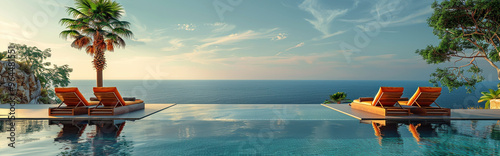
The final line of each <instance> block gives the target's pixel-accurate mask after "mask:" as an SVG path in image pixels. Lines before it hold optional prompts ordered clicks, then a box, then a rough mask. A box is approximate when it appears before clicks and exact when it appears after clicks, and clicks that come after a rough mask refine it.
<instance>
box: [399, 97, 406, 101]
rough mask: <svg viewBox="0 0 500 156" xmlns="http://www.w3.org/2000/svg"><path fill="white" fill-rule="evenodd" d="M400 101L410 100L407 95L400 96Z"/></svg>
mask: <svg viewBox="0 0 500 156" xmlns="http://www.w3.org/2000/svg"><path fill="white" fill-rule="evenodd" d="M398 101H408V98H407V97H402V98H399V100H398Z"/></svg>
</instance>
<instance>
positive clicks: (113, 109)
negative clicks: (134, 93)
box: [88, 87, 144, 115]
mask: <svg viewBox="0 0 500 156" xmlns="http://www.w3.org/2000/svg"><path fill="white" fill-rule="evenodd" d="M94 95H95V96H96V97H97V99H98V100H99V104H98V105H97V106H96V107H95V108H90V109H89V110H88V114H89V115H119V114H124V113H128V112H132V111H136V110H141V109H144V101H142V100H139V99H136V100H135V101H125V100H123V98H122V96H121V95H120V93H119V92H118V90H117V89H116V87H94Z"/></svg>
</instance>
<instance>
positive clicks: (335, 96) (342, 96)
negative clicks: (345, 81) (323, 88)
mask: <svg viewBox="0 0 500 156" xmlns="http://www.w3.org/2000/svg"><path fill="white" fill-rule="evenodd" d="M346 97H347V94H346V93H344V92H337V93H335V94H332V95H330V100H332V101H335V102H340V101H342V100H344V99H345V98H346Z"/></svg>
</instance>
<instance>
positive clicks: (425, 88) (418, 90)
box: [407, 87, 441, 106]
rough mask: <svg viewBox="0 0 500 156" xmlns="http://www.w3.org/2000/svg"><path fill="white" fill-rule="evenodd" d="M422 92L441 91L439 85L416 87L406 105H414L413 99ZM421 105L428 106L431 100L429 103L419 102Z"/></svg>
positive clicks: (415, 99)
mask: <svg viewBox="0 0 500 156" xmlns="http://www.w3.org/2000/svg"><path fill="white" fill-rule="evenodd" d="M422 92H441V87H418V89H417V91H416V92H415V94H413V96H412V97H411V98H410V100H408V103H407V105H410V106H411V105H416V103H415V101H417V97H418V96H419V95H420V93H422ZM419 104H420V105H421V106H428V105H431V104H432V102H430V103H419Z"/></svg>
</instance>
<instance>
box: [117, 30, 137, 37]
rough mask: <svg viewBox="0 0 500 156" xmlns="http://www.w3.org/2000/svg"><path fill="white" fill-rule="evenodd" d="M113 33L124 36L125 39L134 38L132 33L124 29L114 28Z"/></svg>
mask: <svg viewBox="0 0 500 156" xmlns="http://www.w3.org/2000/svg"><path fill="white" fill-rule="evenodd" d="M113 33H115V34H117V35H120V36H124V37H126V38H131V37H133V36H134V34H133V33H132V31H130V30H128V29H125V28H114V29H113Z"/></svg>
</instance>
